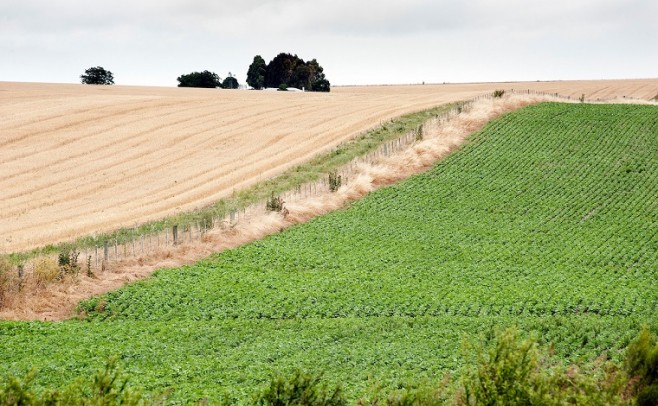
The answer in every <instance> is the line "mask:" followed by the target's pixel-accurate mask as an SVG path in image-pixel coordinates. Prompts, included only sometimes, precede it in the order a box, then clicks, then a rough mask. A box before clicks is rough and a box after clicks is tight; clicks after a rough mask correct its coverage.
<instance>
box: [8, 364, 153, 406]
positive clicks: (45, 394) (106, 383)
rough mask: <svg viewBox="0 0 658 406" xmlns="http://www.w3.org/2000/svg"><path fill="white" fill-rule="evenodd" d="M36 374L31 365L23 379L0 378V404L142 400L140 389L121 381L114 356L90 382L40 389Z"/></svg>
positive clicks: (129, 402)
mask: <svg viewBox="0 0 658 406" xmlns="http://www.w3.org/2000/svg"><path fill="white" fill-rule="evenodd" d="M36 376H37V372H36V370H35V369H32V370H31V371H30V372H29V373H28V374H27V375H26V376H25V377H24V378H22V379H21V378H18V377H15V376H10V377H8V378H6V379H5V382H0V405H7V406H9V405H26V406H28V405H34V406H37V405H44V406H45V405H98V406H101V405H103V406H110V405H117V406H118V405H141V404H145V402H144V401H143V399H142V394H141V392H138V391H134V390H132V389H129V388H128V387H127V383H128V381H127V380H123V381H122V379H121V376H120V373H119V371H118V369H117V365H116V360H114V359H110V360H109V361H108V362H107V363H106V365H105V368H104V369H101V370H99V371H98V372H96V374H95V375H94V376H93V378H92V381H91V382H84V381H82V380H77V381H75V382H73V383H71V384H69V385H68V386H67V387H65V388H64V389H62V390H41V391H39V390H37V389H35V388H33V386H34V382H35V378H36ZM149 403H152V402H149ZM153 403H154V402H153ZM154 404H155V403H154Z"/></svg>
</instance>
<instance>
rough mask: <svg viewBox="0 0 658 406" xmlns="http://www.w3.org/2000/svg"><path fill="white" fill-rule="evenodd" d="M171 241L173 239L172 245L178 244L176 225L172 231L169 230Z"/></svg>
mask: <svg viewBox="0 0 658 406" xmlns="http://www.w3.org/2000/svg"><path fill="white" fill-rule="evenodd" d="M171 233H172V236H173V239H174V245H177V244H178V225H175V226H174V227H173V228H172V230H171Z"/></svg>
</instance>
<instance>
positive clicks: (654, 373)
mask: <svg viewBox="0 0 658 406" xmlns="http://www.w3.org/2000/svg"><path fill="white" fill-rule="evenodd" d="M624 365H625V367H626V373H628V375H629V376H630V377H631V378H632V380H633V381H637V385H636V388H634V389H635V392H636V393H637V403H638V405H639V404H641V403H640V401H642V402H645V403H642V404H652V405H658V342H656V337H654V336H653V335H652V334H651V332H650V331H649V328H648V327H646V326H645V327H643V328H642V330H641V331H640V334H639V335H638V336H637V338H635V340H633V341H632V342H631V343H630V344H629V346H628V349H627V350H626V361H625V363H624ZM650 400H652V401H653V402H651V401H650ZM646 402H649V403H646Z"/></svg>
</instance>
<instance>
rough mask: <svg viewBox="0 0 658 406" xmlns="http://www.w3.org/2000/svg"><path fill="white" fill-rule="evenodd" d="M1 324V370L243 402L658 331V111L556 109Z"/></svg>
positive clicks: (587, 348) (564, 352)
mask: <svg viewBox="0 0 658 406" xmlns="http://www.w3.org/2000/svg"><path fill="white" fill-rule="evenodd" d="M81 308H82V309H84V311H85V312H86V313H87V315H88V317H87V319H86V320H71V321H67V322H62V323H38V322H31V323H20V322H3V323H0V359H1V360H2V361H1V364H0V368H1V369H0V375H3V374H9V373H12V374H24V373H25V372H26V371H28V370H29V369H30V368H32V367H33V366H35V367H37V368H38V369H39V370H40V371H41V373H40V374H39V376H38V378H37V383H38V384H39V385H42V386H46V387H54V386H58V385H62V384H63V383H66V382H68V381H70V380H72V379H73V378H75V377H78V376H82V375H85V374H88V373H89V372H90V371H93V370H96V369H98V368H99V367H100V366H101V365H102V364H103V362H104V360H105V359H107V358H108V357H110V356H117V357H118V359H119V364H120V365H121V367H122V369H123V370H124V371H125V372H126V373H127V374H128V375H130V376H131V384H132V385H133V386H137V387H141V388H143V389H144V390H145V391H147V392H151V393H157V392H162V391H164V390H165V389H166V388H171V389H172V393H171V395H170V398H171V399H172V400H174V401H181V402H189V401H195V400H198V399H201V398H204V397H208V398H210V399H218V398H220V397H221V396H222V395H223V394H226V395H228V396H229V397H230V398H231V399H234V400H244V399H246V398H247V397H249V396H250V395H251V394H252V393H253V392H254V391H255V389H256V388H258V387H259V386H261V385H262V384H263V383H264V382H266V381H267V380H268V379H269V377H270V376H271V374H272V373H274V372H277V371H281V372H286V371H291V370H294V369H295V368H298V367H299V368H303V369H306V370H310V371H324V373H325V375H324V376H325V378H326V379H327V380H328V381H329V382H332V383H338V382H340V383H342V385H343V387H344V389H345V391H346V392H347V394H348V395H349V397H350V398H352V399H355V398H357V397H358V396H360V395H362V394H364V393H365V391H366V390H367V389H368V387H370V386H372V385H375V384H380V385H382V386H384V387H385V388H389V389H394V388H398V387H400V386H402V385H404V384H406V383H409V382H417V381H419V380H423V379H429V380H438V379H440V378H441V376H442V375H443V374H444V373H445V372H454V373H457V374H458V373H459V370H460V366H461V365H462V363H463V360H462V356H461V352H460V348H461V345H462V341H463V340H472V341H476V340H479V339H480V338H481V337H483V336H490V335H491V334H492V332H493V331H495V330H497V329H500V328H502V327H505V326H509V325H517V326H518V327H519V328H520V329H521V330H523V331H526V332H534V333H535V334H537V336H538V337H539V340H540V341H541V342H542V343H554V348H555V352H556V354H557V355H558V356H559V357H560V358H561V359H563V360H564V361H565V362H574V361H578V362H587V361H589V360H593V359H594V358H595V357H597V356H598V355H600V354H602V353H606V354H607V355H608V356H609V357H610V358H611V359H613V360H618V359H620V356H621V349H623V348H624V347H625V346H626V345H627V344H628V342H629V340H630V339H631V338H632V337H633V336H634V335H635V334H637V332H638V330H639V328H640V326H641V325H642V324H643V323H649V324H652V325H653V326H657V325H658V323H657V322H658V107H655V106H631V105H587V104H557V103H545V104H541V105H537V106H533V107H529V108H525V109H522V110H519V111H517V112H515V113H511V114H508V115H506V116H504V117H502V118H500V119H498V120H496V121H494V122H492V123H490V124H489V125H488V126H487V127H486V128H485V129H484V130H483V131H481V132H479V133H477V134H475V135H473V136H472V137H471V138H470V140H469V143H468V144H467V145H466V146H464V147H463V148H462V149H461V150H460V151H458V152H457V153H455V154H453V155H451V156H450V157H448V158H446V159H445V160H443V161H441V162H440V163H438V164H437V165H436V166H435V167H434V168H433V169H431V170H430V171H428V172H427V173H424V174H422V175H418V176H415V177H412V178H410V179H409V180H407V181H405V182H403V183H400V184H398V185H395V186H392V187H388V188H385V189H381V190H379V191H377V192H374V193H372V194H371V195H369V196H368V197H367V198H365V199H363V200H361V201H358V202H355V203H353V204H352V205H351V206H350V207H348V208H346V209H345V210H341V211H339V212H335V213H332V214H330V215H327V216H324V217H321V218H317V219H315V220H314V221H312V222H310V223H308V224H304V225H300V226H296V227H293V228H291V229H288V230H286V231H283V232H281V233H279V234H276V235H273V236H271V237H269V238H266V239H264V240H262V241H259V242H256V243H252V244H249V245H247V246H244V247H241V248H238V249H234V250H231V251H228V252H224V253H222V254H218V255H215V256H212V257H210V258H208V259H206V260H204V261H202V262H199V263H198V264H196V265H193V266H188V267H183V268H179V269H168V270H161V271H159V272H157V274H156V275H155V276H154V277H153V278H150V279H149V280H147V281H143V282H139V283H135V284H133V285H131V286H128V287H126V288H124V289H121V290H118V291H116V292H112V293H109V294H107V295H105V296H103V297H99V298H94V299H92V300H89V301H87V302H84V303H83V304H82V305H81Z"/></svg>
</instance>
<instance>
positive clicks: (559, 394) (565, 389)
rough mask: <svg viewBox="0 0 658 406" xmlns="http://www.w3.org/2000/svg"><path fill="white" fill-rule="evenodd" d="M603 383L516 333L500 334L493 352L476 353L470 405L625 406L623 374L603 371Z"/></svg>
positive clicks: (469, 379) (468, 381)
mask: <svg viewBox="0 0 658 406" xmlns="http://www.w3.org/2000/svg"><path fill="white" fill-rule="evenodd" d="M599 369H600V372H602V373H603V377H602V378H597V377H596V376H595V374H592V373H587V372H582V371H580V370H579V369H577V368H575V367H570V368H565V367H562V366H560V365H559V364H557V363H556V362H555V361H554V360H552V359H551V358H550V357H549V356H548V353H547V352H546V351H541V350H540V348H539V347H538V345H537V342H536V340H535V339H533V338H522V337H521V335H520V333H519V332H518V331H517V330H516V329H507V330H505V331H503V332H502V333H500V334H499V335H498V336H497V337H496V338H495V340H494V343H493V345H492V346H491V347H490V348H489V349H488V350H482V349H480V350H477V364H476V366H475V367H474V368H473V369H472V370H470V371H469V372H468V373H467V375H466V377H465V378H464V381H463V385H464V388H463V389H464V394H465V399H464V402H465V403H466V404H469V405H509V406H512V405H564V404H578V405H620V404H624V402H623V400H622V397H621V390H622V388H623V385H624V383H625V380H624V376H623V374H620V373H618V372H617V371H616V370H615V368H614V367H612V366H611V365H603V366H599Z"/></svg>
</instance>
